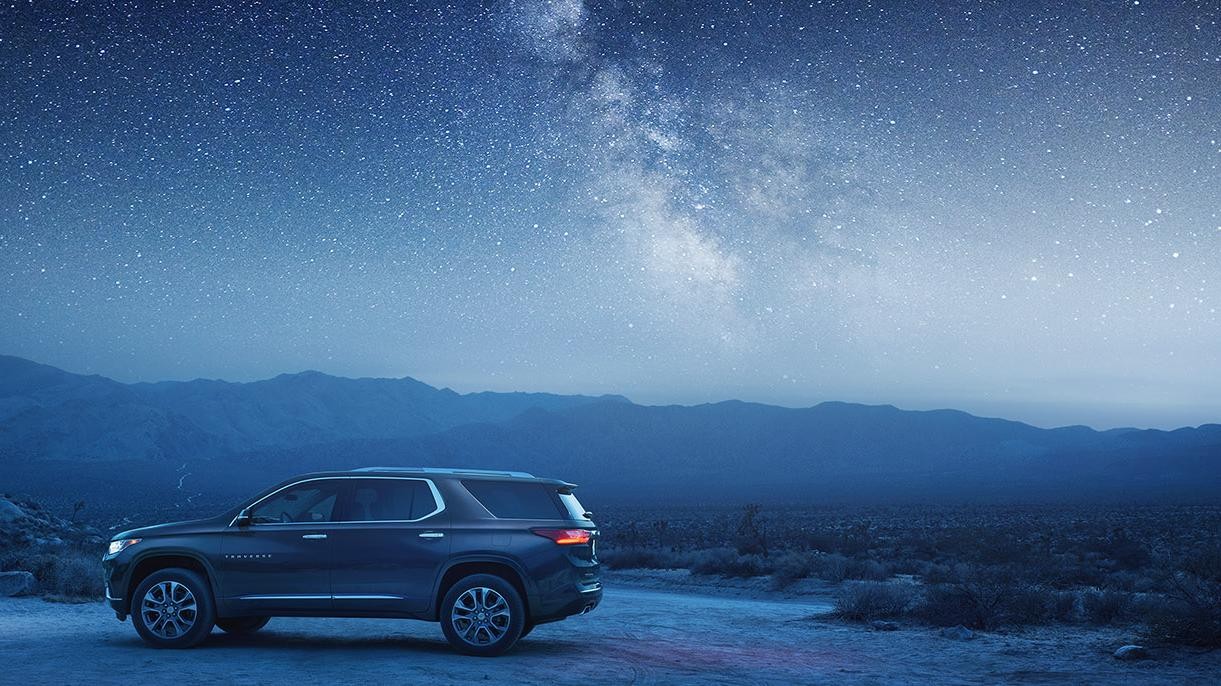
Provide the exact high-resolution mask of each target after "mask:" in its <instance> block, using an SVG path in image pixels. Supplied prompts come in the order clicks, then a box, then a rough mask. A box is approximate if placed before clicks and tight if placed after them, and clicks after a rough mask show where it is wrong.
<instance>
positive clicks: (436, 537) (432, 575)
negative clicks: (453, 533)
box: [330, 477, 449, 613]
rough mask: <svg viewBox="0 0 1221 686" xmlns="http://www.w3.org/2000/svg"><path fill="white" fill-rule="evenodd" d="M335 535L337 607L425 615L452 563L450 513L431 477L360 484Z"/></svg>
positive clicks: (352, 488) (354, 484)
mask: <svg viewBox="0 0 1221 686" xmlns="http://www.w3.org/2000/svg"><path fill="white" fill-rule="evenodd" d="M349 488H350V490H349V491H348V495H347V497H346V498H344V504H345V505H344V509H343V512H342V513H341V514H340V516H339V520H340V521H339V522H337V523H336V524H335V526H334V527H333V529H332V530H331V534H330V542H331V545H332V551H333V553H334V561H333V567H332V571H331V593H332V595H333V596H334V600H333V602H334V607H335V609H336V610H343V611H348V612H357V613H362V612H369V613H376V612H379V611H391V612H404V613H413V612H423V611H424V610H426V609H428V605H429V602H430V601H431V598H432V592H433V588H434V583H435V582H436V579H437V575H438V574H439V572H440V570H441V567H442V566H443V565H444V564H445V562H446V560H447V559H448V558H449V539H448V537H447V534H448V532H449V525H448V513H447V512H444V506H443V504H442V501H441V498H440V494H439V493H437V491H436V488H435V487H434V486H433V485H432V483H431V482H430V481H428V480H426V479H415V478H402V477H369V478H363V479H354V480H352V482H351V484H350V486H349Z"/></svg>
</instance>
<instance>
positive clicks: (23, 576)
mask: <svg viewBox="0 0 1221 686" xmlns="http://www.w3.org/2000/svg"><path fill="white" fill-rule="evenodd" d="M37 583H38V582H37V581H35V580H34V575H33V574H31V573H29V572H0V596H14V595H28V594H30V593H33V592H34V587H35V586H36V585H37Z"/></svg>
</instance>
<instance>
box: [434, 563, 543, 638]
mask: <svg viewBox="0 0 1221 686" xmlns="http://www.w3.org/2000/svg"><path fill="white" fill-rule="evenodd" d="M525 624H526V611H525V604H524V603H522V599H521V595H520V594H519V593H518V592H517V589H516V588H514V587H513V584H511V583H509V582H508V581H506V580H504V579H503V578H501V577H498V576H494V575H492V574H472V575H470V576H468V577H466V578H463V579H460V580H459V581H458V583H456V584H454V585H453V587H451V588H450V589H449V592H448V593H446V594H445V599H444V600H443V601H442V602H441V630H442V631H443V632H445V638H446V639H448V640H449V644H450V645H451V646H453V647H454V648H455V649H457V650H458V651H460V652H463V653H466V654H467V655H478V656H481V657H492V656H495V655H500V654H502V653H504V652H505V651H506V650H508V649H509V648H512V647H513V644H514V643H517V639H518V638H520V637H521V636H522V632H523V630H524V629H525Z"/></svg>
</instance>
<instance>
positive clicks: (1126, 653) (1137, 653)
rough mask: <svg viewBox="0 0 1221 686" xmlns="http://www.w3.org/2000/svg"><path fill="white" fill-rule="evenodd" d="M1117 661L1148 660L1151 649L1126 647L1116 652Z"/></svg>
mask: <svg viewBox="0 0 1221 686" xmlns="http://www.w3.org/2000/svg"><path fill="white" fill-rule="evenodd" d="M1115 659H1116V660H1148V659H1149V649H1148V648H1146V647H1144V646H1138V645H1126V646H1121V647H1120V648H1119V649H1118V650H1116V651H1115Z"/></svg>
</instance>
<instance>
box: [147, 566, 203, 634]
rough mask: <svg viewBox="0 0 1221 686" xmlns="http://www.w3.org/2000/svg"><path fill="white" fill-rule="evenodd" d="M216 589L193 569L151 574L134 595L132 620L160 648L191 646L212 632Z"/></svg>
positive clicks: (168, 570) (160, 571)
mask: <svg viewBox="0 0 1221 686" xmlns="http://www.w3.org/2000/svg"><path fill="white" fill-rule="evenodd" d="M215 616H216V614H215V610H214V609H213V606H212V589H211V588H210V587H209V586H208V582H207V581H204V579H203V577H201V576H199V575H198V574H196V573H195V572H193V571H191V570H189V569H179V568H176V567H175V568H170V569H161V570H158V571H156V572H153V573H152V574H149V575H148V576H147V577H145V579H144V580H143V581H141V582H140V584H139V585H138V586H136V592H135V593H134V594H133V595H132V608H131V623H132V624H133V625H134V626H135V627H136V633H138V634H140V638H142V639H144V642H145V643H148V644H149V645H151V646H153V647H156V648H190V647H192V646H194V645H198V644H199V642H200V641H202V640H204V639H205V638H207V636H208V634H209V633H211V632H212V623H213V619H214V617H215Z"/></svg>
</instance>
